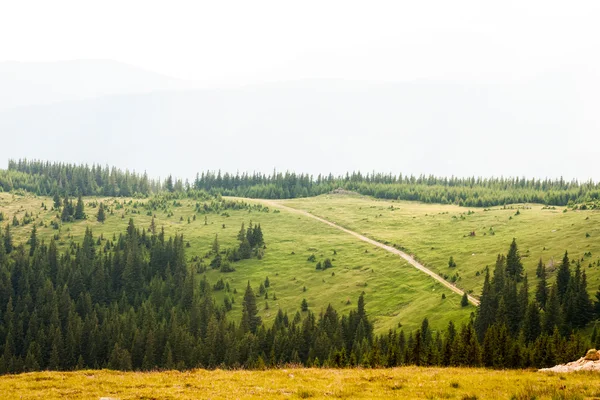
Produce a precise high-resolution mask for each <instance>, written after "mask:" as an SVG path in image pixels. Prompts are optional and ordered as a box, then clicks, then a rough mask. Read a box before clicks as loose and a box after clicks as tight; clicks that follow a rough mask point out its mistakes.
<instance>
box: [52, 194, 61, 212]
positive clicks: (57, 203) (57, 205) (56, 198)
mask: <svg viewBox="0 0 600 400" xmlns="http://www.w3.org/2000/svg"><path fill="white" fill-rule="evenodd" d="M52 200H53V201H54V209H55V210H58V209H59V208H60V207H61V206H62V201H60V196H59V195H58V190H56V191H55V192H54V197H53V198H52Z"/></svg>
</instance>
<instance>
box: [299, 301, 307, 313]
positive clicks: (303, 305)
mask: <svg viewBox="0 0 600 400" xmlns="http://www.w3.org/2000/svg"><path fill="white" fill-rule="evenodd" d="M300 309H301V310H302V311H308V302H307V301H306V299H302V304H301V305H300Z"/></svg>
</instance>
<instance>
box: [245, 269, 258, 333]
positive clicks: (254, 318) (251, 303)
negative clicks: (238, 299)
mask: <svg viewBox="0 0 600 400" xmlns="http://www.w3.org/2000/svg"><path fill="white" fill-rule="evenodd" d="M257 314H258V308H257V307H256V295H255V294H254V291H253V290H252V287H251V286H250V281H248V286H247V287H246V293H244V300H243V303H242V324H241V326H242V331H243V332H252V333H256V330H257V329H258V326H259V325H260V323H261V318H260V317H259V316H258V315H257Z"/></svg>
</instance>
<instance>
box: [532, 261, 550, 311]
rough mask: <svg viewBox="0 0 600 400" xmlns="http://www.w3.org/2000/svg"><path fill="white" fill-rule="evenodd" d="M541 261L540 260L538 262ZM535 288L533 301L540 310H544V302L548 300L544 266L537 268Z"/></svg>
mask: <svg viewBox="0 0 600 400" xmlns="http://www.w3.org/2000/svg"><path fill="white" fill-rule="evenodd" d="M540 261H541V260H540ZM539 269H540V271H539V274H538V278H540V279H539V281H538V283H537V288H536V291H535V300H536V301H537V302H538V304H539V305H540V307H541V308H542V310H545V309H546V301H547V300H548V283H547V280H546V266H544V264H541V267H540V268H539Z"/></svg>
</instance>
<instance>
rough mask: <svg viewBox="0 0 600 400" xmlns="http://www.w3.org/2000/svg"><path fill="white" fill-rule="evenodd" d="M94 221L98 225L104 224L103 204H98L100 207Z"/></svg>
mask: <svg viewBox="0 0 600 400" xmlns="http://www.w3.org/2000/svg"><path fill="white" fill-rule="evenodd" d="M96 219H97V220H98V222H100V223H104V221H105V220H106V213H105V212H104V203H100V205H99V206H98V214H96ZM153 219H154V217H153Z"/></svg>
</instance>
